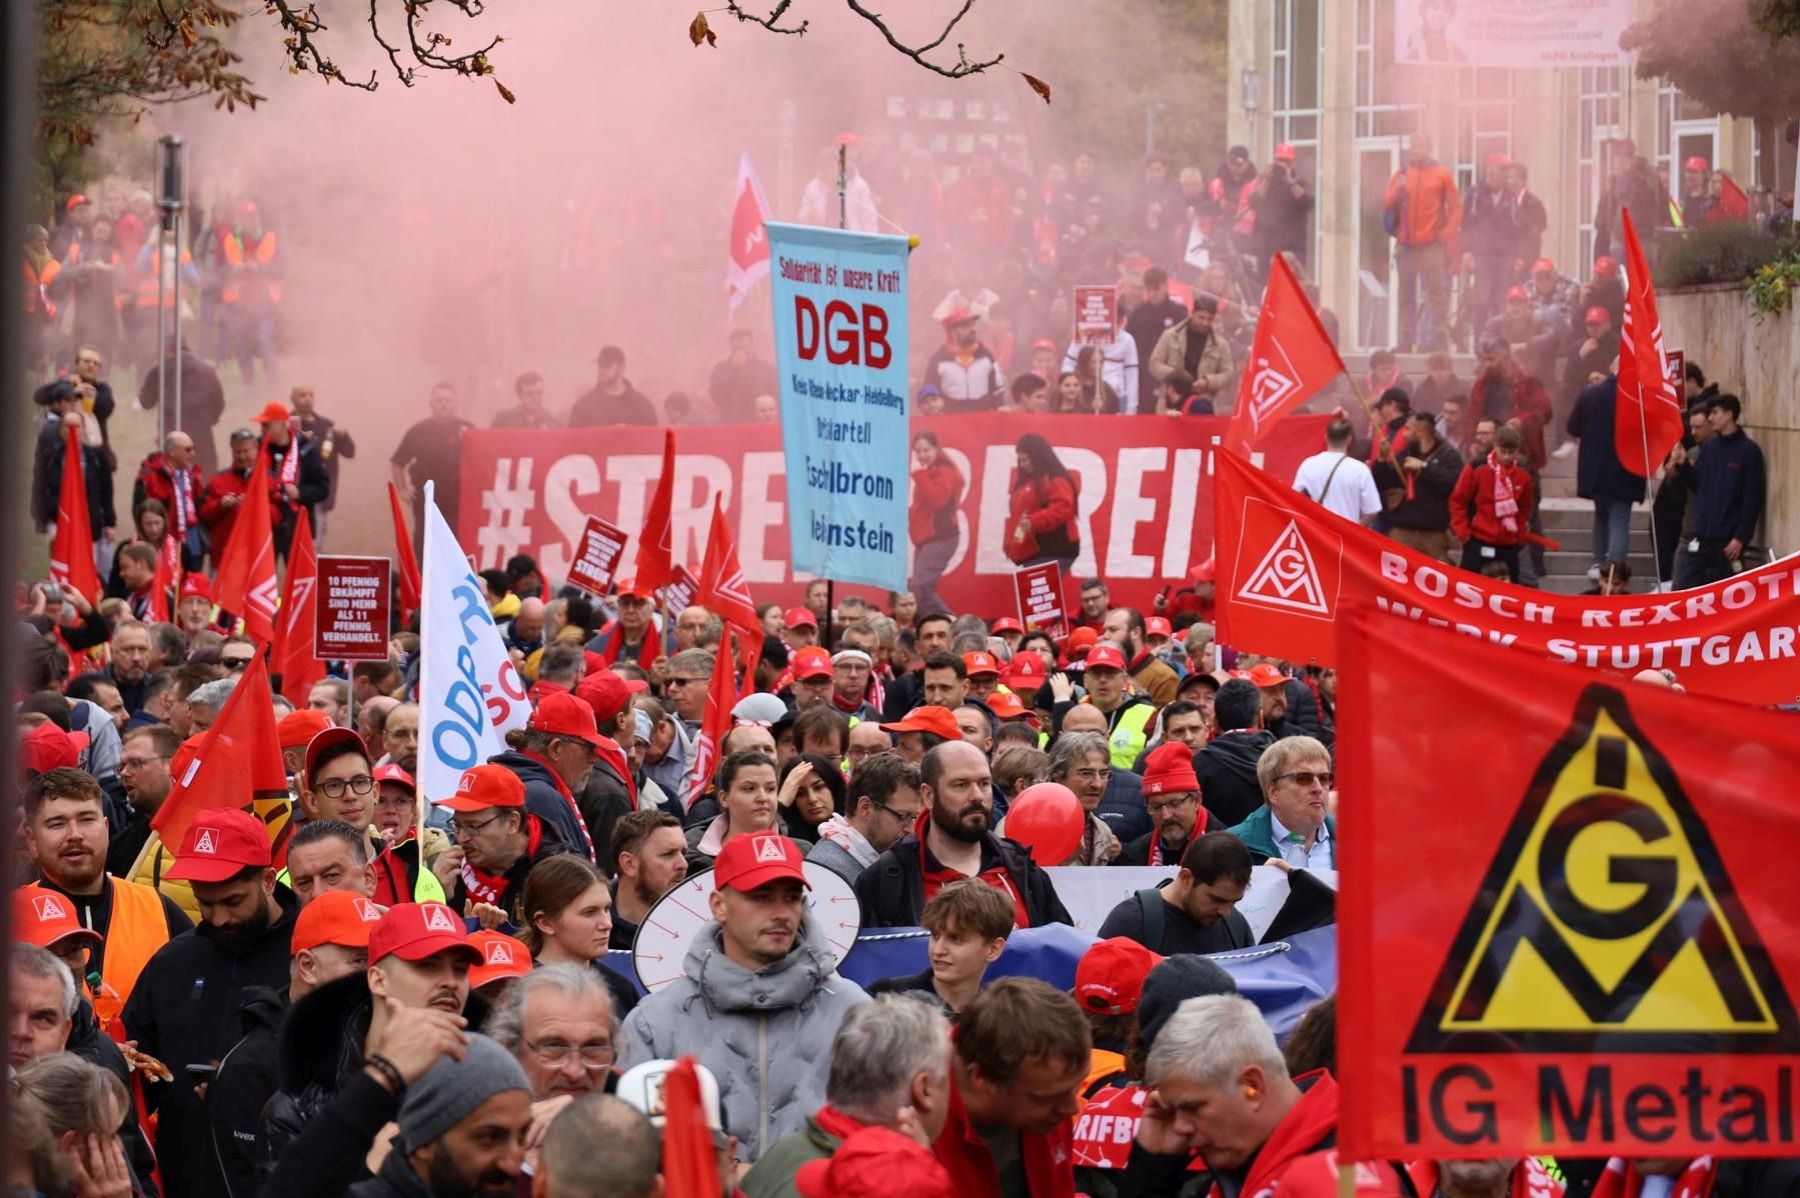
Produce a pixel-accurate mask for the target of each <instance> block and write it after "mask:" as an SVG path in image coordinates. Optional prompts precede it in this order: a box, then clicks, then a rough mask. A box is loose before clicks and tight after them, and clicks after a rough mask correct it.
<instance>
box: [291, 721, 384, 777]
mask: <svg viewBox="0 0 1800 1198" xmlns="http://www.w3.org/2000/svg"><path fill="white" fill-rule="evenodd" d="M339 745H351V746H353V747H354V748H355V749H356V751H357V752H359V753H361V754H362V755H363V758H364V760H366V761H368V762H369V763H370V764H371V765H372V764H374V761H375V758H374V757H373V756H371V755H370V753H369V746H368V744H367V742H365V741H364V740H363V738H362V736H361V734H359V733H358V732H357V731H356V729H354V728H338V727H335V726H333V727H327V728H326V729H325V731H323V732H321V733H319V734H318V735H317V736H315V737H313V738H312V739H311V740H309V741H307V742H306V763H305V766H304V767H303V770H304V772H305V774H306V783H307V785H308V786H311V785H312V776H313V771H314V770H315V769H317V768H318V765H319V758H320V757H322V756H324V754H325V751H326V750H327V749H334V748H336V747H337V746H339Z"/></svg>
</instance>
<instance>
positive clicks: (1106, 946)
mask: <svg viewBox="0 0 1800 1198" xmlns="http://www.w3.org/2000/svg"><path fill="white" fill-rule="evenodd" d="M1162 961H1163V959H1162V957H1160V956H1158V955H1157V954H1156V953H1153V952H1151V951H1150V950H1149V949H1147V948H1145V947H1144V946H1143V945H1141V944H1139V943H1138V942H1137V941H1135V940H1128V939H1126V938H1125V937H1123V936H1114V937H1113V938H1112V939H1110V940H1102V941H1100V942H1099V943H1097V944H1095V945H1094V946H1093V947H1092V948H1090V949H1088V950H1087V952H1085V953H1083V954H1082V956H1081V963H1080V964H1078V965H1076V966H1075V1001H1076V1002H1078V1003H1080V1004H1081V1009H1082V1010H1084V1011H1093V1012H1094V1013H1095V1014H1098V1015H1129V1014H1131V1013H1132V1012H1133V1011H1135V1010H1137V1006H1138V997H1139V996H1140V995H1142V994H1143V992H1144V978H1145V976H1146V975H1147V974H1148V973H1149V972H1150V971H1151V970H1152V969H1155V968H1156V967H1157V966H1158V965H1161V964H1162Z"/></svg>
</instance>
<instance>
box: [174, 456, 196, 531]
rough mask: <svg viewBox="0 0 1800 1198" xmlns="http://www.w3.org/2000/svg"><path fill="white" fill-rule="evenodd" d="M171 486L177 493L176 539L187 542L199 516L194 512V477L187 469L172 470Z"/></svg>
mask: <svg viewBox="0 0 1800 1198" xmlns="http://www.w3.org/2000/svg"><path fill="white" fill-rule="evenodd" d="M170 473H171V477H170V486H171V488H172V489H173V491H174V493H175V538H176V539H177V540H180V541H185V540H187V532H188V529H189V528H192V527H193V524H194V521H195V519H197V516H196V515H195V512H194V476H193V475H192V474H190V473H188V471H187V470H186V469H181V470H171V472H170Z"/></svg>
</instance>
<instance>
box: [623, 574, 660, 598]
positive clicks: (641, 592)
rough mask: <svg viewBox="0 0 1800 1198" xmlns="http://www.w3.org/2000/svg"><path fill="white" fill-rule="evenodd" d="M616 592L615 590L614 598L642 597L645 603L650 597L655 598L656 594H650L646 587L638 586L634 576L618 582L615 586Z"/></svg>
mask: <svg viewBox="0 0 1800 1198" xmlns="http://www.w3.org/2000/svg"><path fill="white" fill-rule="evenodd" d="M616 592H617V593H616V596H615V597H616V598H619V599H642V600H643V601H644V602H645V603H648V602H650V601H651V600H652V599H654V598H656V596H655V595H654V594H652V593H651V592H650V590H649V589H648V588H646V587H640V586H638V584H637V579H635V578H627V579H625V580H624V581H622V582H620V583H619V584H618V587H617V588H616Z"/></svg>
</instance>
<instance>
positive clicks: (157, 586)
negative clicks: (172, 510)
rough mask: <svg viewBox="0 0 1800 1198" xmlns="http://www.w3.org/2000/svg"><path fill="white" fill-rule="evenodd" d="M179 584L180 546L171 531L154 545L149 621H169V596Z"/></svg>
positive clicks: (158, 622) (164, 622)
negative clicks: (153, 570)
mask: <svg viewBox="0 0 1800 1198" xmlns="http://www.w3.org/2000/svg"><path fill="white" fill-rule="evenodd" d="M180 585H181V546H179V545H177V544H176V543H175V536H174V534H173V533H164V534H163V539H162V544H160V545H158V546H157V547H156V577H155V578H152V579H151V580H150V621H151V623H154V624H167V623H168V622H169V607H170V603H169V596H170V594H171V593H172V592H174V591H175V590H176V588H178V587H179V586H180Z"/></svg>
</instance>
